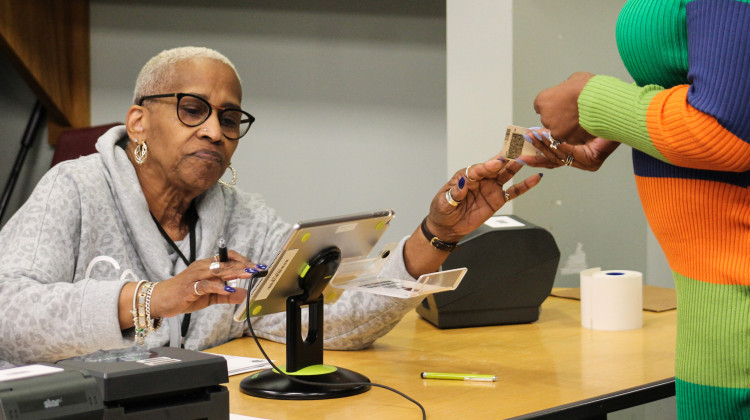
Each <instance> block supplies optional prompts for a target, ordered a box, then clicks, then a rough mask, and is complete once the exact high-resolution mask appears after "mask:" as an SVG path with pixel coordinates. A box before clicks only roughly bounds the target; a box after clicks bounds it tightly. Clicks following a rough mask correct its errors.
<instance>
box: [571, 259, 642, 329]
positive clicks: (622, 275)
mask: <svg viewBox="0 0 750 420" xmlns="http://www.w3.org/2000/svg"><path fill="white" fill-rule="evenodd" d="M581 325H582V326H583V327H585V328H589V329H592V330H603V331H623V330H633V329H636V328H641V327H642V326H643V275H642V274H641V273H639V272H637V271H630V270H605V271H601V269H600V268H590V269H588V270H583V271H581Z"/></svg>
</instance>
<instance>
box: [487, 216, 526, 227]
mask: <svg viewBox="0 0 750 420" xmlns="http://www.w3.org/2000/svg"><path fill="white" fill-rule="evenodd" d="M484 224H485V225H487V226H489V227H491V228H495V229H502V228H509V227H522V226H525V225H524V224H523V223H521V222H519V221H518V220H516V219H514V218H512V217H508V216H493V217H490V218H489V219H487V221H486V222H484Z"/></svg>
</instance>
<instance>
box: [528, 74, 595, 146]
mask: <svg viewBox="0 0 750 420" xmlns="http://www.w3.org/2000/svg"><path fill="white" fill-rule="evenodd" d="M592 77H594V74H592V73H586V72H578V73H573V74H571V75H570V77H568V79H567V80H566V81H564V82H562V83H560V84H559V85H557V86H553V87H551V88H547V89H545V90H543V91H541V92H539V94H538V95H537V96H536V99H534V110H535V111H536V113H537V114H539V119H540V121H541V122H542V125H544V126H545V127H546V128H548V129H549V130H550V132H551V133H552V137H553V138H554V139H555V140H558V141H560V142H565V143H570V144H583V143H586V142H587V141H590V140H591V139H593V138H594V136H593V135H591V134H589V133H588V132H587V131H586V130H584V129H583V128H582V127H581V125H580V123H579V122H578V96H579V95H580V94H581V91H582V90H583V87H584V86H586V83H587V82H588V81H589V79H591V78H592Z"/></svg>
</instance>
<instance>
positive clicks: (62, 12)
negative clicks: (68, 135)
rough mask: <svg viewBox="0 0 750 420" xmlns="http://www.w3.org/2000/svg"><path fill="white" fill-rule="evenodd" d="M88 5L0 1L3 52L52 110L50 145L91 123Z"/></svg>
mask: <svg viewBox="0 0 750 420" xmlns="http://www.w3.org/2000/svg"><path fill="white" fill-rule="evenodd" d="M89 33H90V32H89V0H0V51H2V53H4V54H5V55H6V56H7V57H8V59H9V61H10V62H11V63H13V65H14V66H15V68H16V69H17V70H18V72H19V74H20V75H21V77H22V78H23V79H24V80H25V81H26V82H27V83H28V84H29V87H30V88H31V90H32V91H33V92H34V94H35V95H36V96H37V98H39V100H40V101H41V103H42V105H44V107H45V108H46V110H47V116H48V122H49V140H50V143H53V144H54V142H55V141H56V139H57V135H58V134H59V132H60V130H62V129H65V128H69V127H86V126H88V125H90V122H91V93H90V92H91V70H90V69H91V65H90V40H89Z"/></svg>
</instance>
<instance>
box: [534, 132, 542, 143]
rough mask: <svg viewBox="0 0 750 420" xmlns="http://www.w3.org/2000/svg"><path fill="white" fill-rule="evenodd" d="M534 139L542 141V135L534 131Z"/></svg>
mask: <svg viewBox="0 0 750 420" xmlns="http://www.w3.org/2000/svg"><path fill="white" fill-rule="evenodd" d="M534 137H536V139H537V140H539V141H542V135H541V134H539V133H538V132H536V131H534Z"/></svg>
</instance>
